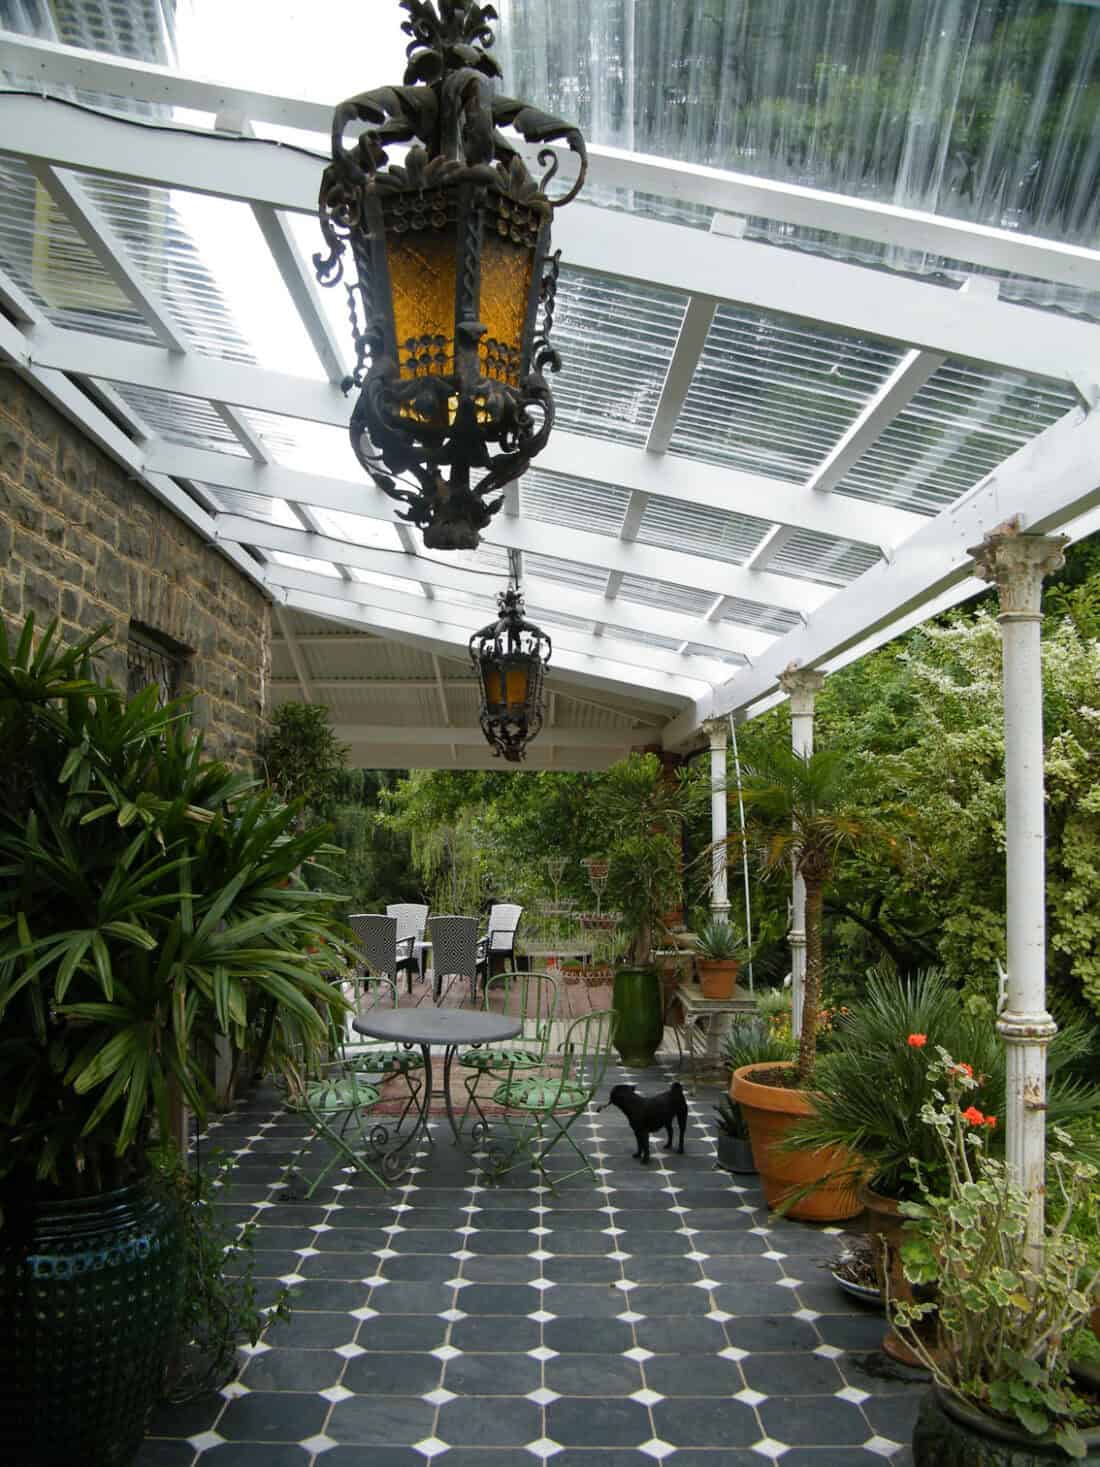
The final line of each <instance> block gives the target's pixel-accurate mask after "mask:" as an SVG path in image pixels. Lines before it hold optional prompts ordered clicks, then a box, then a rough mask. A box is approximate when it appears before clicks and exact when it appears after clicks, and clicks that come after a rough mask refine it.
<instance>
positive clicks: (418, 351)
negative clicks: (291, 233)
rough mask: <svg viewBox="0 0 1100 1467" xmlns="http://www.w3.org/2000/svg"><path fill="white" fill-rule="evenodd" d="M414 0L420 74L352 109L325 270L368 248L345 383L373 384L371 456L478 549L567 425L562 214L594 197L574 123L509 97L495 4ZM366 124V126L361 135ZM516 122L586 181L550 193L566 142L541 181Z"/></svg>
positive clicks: (408, 514) (464, 545) (335, 185)
mask: <svg viewBox="0 0 1100 1467" xmlns="http://www.w3.org/2000/svg"><path fill="white" fill-rule="evenodd" d="M400 4H401V8H402V9H403V10H404V11H405V12H406V14H407V16H408V19H407V20H405V21H403V22H402V25H401V29H402V30H403V31H404V32H405V33H406V34H407V35H408V36H410V37H411V40H410V42H409V44H408V46H407V47H406V54H407V56H408V58H409V60H408V66H407V68H406V71H405V79H404V85H403V86H400V87H380V88H377V89H375V90H373V91H369V92H364V93H362V94H361V95H360V96H358V97H352V98H350V99H349V100H348V101H346V102H342V103H341V104H340V105H339V106H338V107H337V108H336V110H335V112H334V114H333V120H332V162H331V163H330V164H329V166H328V167H327V168H326V169H325V173H324V177H323V179H322V182H321V195H320V202H319V205H318V212H319V215H320V221H321V229H322V231H323V233H324V236H325V241H326V244H327V245H328V249H329V254H328V256H327V257H324V256H322V255H320V254H318V255H316V256H315V257H314V264H315V265H316V267H317V277H318V279H319V280H320V281H321V283H322V284H324V285H335V284H337V283H338V282H339V281H340V280H341V279H342V276H343V255H344V251H345V248H346V246H347V245H348V244H350V246H351V254H352V258H353V259H354V261H355V270H356V276H357V279H356V282H355V284H354V285H348V286H347V290H348V297H349V307H350V315H351V322H352V335H353V337H354V340H355V350H356V366H355V371H354V373H353V375H352V376H351V377H350V378H349V379H347V381H346V382H345V384H344V386H345V390H348V391H350V390H351V388H352V387H353V386H355V387H358V388H359V389H360V391H359V398H358V401H357V402H356V405H355V409H354V411H353V413H352V418H351V429H350V431H351V444H352V448H353V449H354V451H355V454H356V457H357V458H358V460H359V462H360V463H361V464H362V465H363V467H364V469H366V471H367V473H368V474H370V476H371V478H372V479H373V480H374V482H375V483H376V484H377V485H378V486H379V487H380V488H381V489H383V490H384V491H385V493H386V494H388V495H390V496H391V498H393V499H396V500H398V501H400V502H402V503H404V505H405V506H406V509H405V510H404V512H403V513H402V515H401V518H403V519H405V520H409V521H411V522H412V523H413V524H415V525H417V526H419V528H420V529H421V530H423V532H424V544H425V545H426V546H428V547H429V548H431V549H436V550H469V549H473V548H475V547H476V546H477V545H478V544H479V541H480V536H479V532H480V531H481V530H483V529H484V528H485V526H486V525H487V524H488V523H489V520H490V518H491V517H492V516H493V515H494V514H495V513H496V512H497V510H498V509H499V508H500V505H501V498H500V497H499V495H500V491H501V490H502V489H503V488H504V486H505V485H507V484H508V483H510V482H511V481H512V480H514V479H516V478H518V477H519V475H520V474H522V473H523V472H524V471H525V470H526V468H527V467H528V465H529V464H530V462H531V460H532V459H533V458H534V457H535V455H536V454H537V453H539V452H541V450H542V449H543V448H544V447H545V445H546V441H547V439H548V438H549V436H550V430H551V427H552V425H553V421H554V400H553V396H552V394H551V392H550V387H549V385H548V383H547V381H546V378H545V376H544V375H543V374H544V371H545V370H546V369H549V370H551V371H555V372H556V371H558V370H559V368H560V365H561V363H560V359H559V357H558V355H557V353H556V352H555V351H554V350H553V348H552V347H551V346H550V341H549V336H550V330H551V327H552V325H553V319H554V295H555V290H556V286H557V278H558V260H559V255H560V252H559V253H558V254H554V255H551V254H550V226H551V220H552V217H553V212H554V210H555V209H557V208H561V207H562V205H564V204H568V203H570V202H571V201H572V200H573V199H574V198H575V197H576V195H577V194H578V192H579V191H580V189H581V187H582V185H583V183H584V178H585V174H586V172H587V167H588V162H587V154H586V151H585V145H584V138H583V137H582V136H581V134H580V132H579V131H578V129H577V128H575V127H573V126H572V125H571V124H569V123H567V122H563V121H562V120H561V119H560V118H557V117H552V116H550V115H549V114H548V113H545V112H542V111H540V110H539V109H538V108H536V107H532V106H529V105H528V104H527V103H526V102H517V101H513V100H512V99H510V98H508V97H500V96H495V95H494V94H493V90H492V83H493V78H495V77H498V76H499V75H500V68H499V66H498V65H497V62H496V60H495V59H494V58H493V57H492V56H491V55H489V52H488V49H487V48H489V47H490V46H492V44H493V32H492V29H491V27H490V24H489V23H490V21H493V20H496V18H497V14H496V11H495V10H494V9H493V7H492V6H491V5H482V4H479V3H475V0H438V9H437V5H436V3H433V0H400ZM356 120H358V121H360V122H365V123H366V128H365V130H364V131H363V132H362V133H361V134H360V136H359V138H358V140H357V141H356V143H355V145H354V146H353V147H348V146H347V145H346V144H345V141H344V134H345V130H346V129H347V127H348V126H349V125H350V124H351V123H353V122H354V121H356ZM505 127H512V128H514V129H515V131H516V132H518V133H519V134H520V136H521V137H522V138H523V139H524V140H525V141H526V142H528V143H548V142H552V141H555V140H560V141H563V142H565V143H567V144H568V146H569V147H570V148H571V149H572V151H573V152H574V153H576V154H577V155H578V157H579V160H580V164H579V173H578V177H577V180H576V182H575V184H574V185H573V187H572V188H571V189H570V190H569V191H568V193H566V194H565V195H564V196H563V197H560V198H557V199H550V198H549V197H548V196H547V194H546V188H547V185H548V184H549V183H550V180H551V179H552V178H553V177H554V175H555V174H556V172H557V169H558V158H557V155H556V154H555V153H554V152H553V150H552V149H550V148H544V149H543V150H542V151H541V152H540V153H539V154H538V161H539V164H540V166H541V167H543V168H545V169H546V172H545V174H544V176H543V177H542V179H541V180H540V181H539V182H537V183H536V182H535V180H534V178H533V177H532V176H531V174H530V173H529V172H528V170H527V167H526V165H525V164H524V162H523V160H522V158H521V157H520V156H519V154H518V153H517V152H516V150H515V148H514V147H513V146H512V144H511V143H509V141H508V140H507V138H506V137H505V136H504V133H503V132H502V131H501V129H502V128H505ZM401 143H411V144H412V146H411V147H410V148H409V149H408V152H407V153H406V155H405V158H404V162H403V165H398V164H396V163H394V164H391V163H389V161H388V156H387V149H388V148H390V147H391V146H393V145H394V144H401ZM540 308H541V319H540ZM360 312H361V313H362V320H363V324H362V325H360ZM410 475H411V477H412V479H413V480H415V482H416V485H418V486H419V487H418V488H417V487H412V486H411V485H410V484H409V477H408V476H410ZM398 480H400V481H401V482H400V483H399V482H398ZM494 495H496V496H498V497H496V498H494V497H493V496H494Z"/></svg>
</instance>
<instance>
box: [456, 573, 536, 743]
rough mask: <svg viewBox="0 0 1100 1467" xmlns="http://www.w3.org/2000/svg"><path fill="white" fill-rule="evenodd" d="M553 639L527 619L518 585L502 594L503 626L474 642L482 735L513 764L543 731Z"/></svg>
mask: <svg viewBox="0 0 1100 1467" xmlns="http://www.w3.org/2000/svg"><path fill="white" fill-rule="evenodd" d="M551 650H552V649H551V644H550V638H549V637H548V636H547V635H546V633H545V632H544V631H543V630H542V629H541V628H540V627H537V626H534V625H533V624H532V623H531V622H529V621H525V620H524V618H523V593H522V592H521V591H520V589H519V586H518V584H515V585H511V586H509V587H508V589H507V591H502V592H501V593H500V620H499V621H495V622H492V623H490V625H489V626H487V627H482V629H481V631H480V632H475V633H474V635H473V636H472V637H471V638H470V660H471V662H472V663H473V665H474V671H475V672H476V673H477V677H478V682H479V684H480V686H481V709H480V712H479V715H478V716H479V719H480V722H481V729H482V732H483V733H484V735H485V737H486V738H487V739H488V741H489V743H490V744H491V746H492V749H493V753H494V754H503V756H504V758H505V759H507V760H508V761H509V763H511V764H518V763H519V761H520V760H521V759H523V758H524V757H525V756H526V753H527V745H528V744H529V743H530V742H531V740H532V739H533V738H535V736H536V735H537V734H538V732H539V730H540V729H541V728H542V682H543V676H544V673H545V670H546V665H547V663H548V662H549V661H550V652H551Z"/></svg>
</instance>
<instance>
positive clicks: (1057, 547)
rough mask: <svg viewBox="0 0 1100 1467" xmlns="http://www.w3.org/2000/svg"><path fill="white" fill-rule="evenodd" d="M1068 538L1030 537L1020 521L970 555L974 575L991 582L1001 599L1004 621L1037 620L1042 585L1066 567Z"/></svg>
mask: <svg viewBox="0 0 1100 1467" xmlns="http://www.w3.org/2000/svg"><path fill="white" fill-rule="evenodd" d="M1068 544H1069V537H1068V536H1066V535H1027V534H1024V532H1023V531H1022V530H1021V529H1020V522H1019V519H1018V518H1017V519H1012V520H1007V521H1006V522H1005V523H1004V524H1003V525H998V526H997V528H996V529H995V530H991V531H990V533H989V534H988V535H987V536H986V537H985V539H984V540H983V541H982V543H981V544H980V545H974V546H972V547H971V548H970V549H969V550H968V552H967V554H969V555H972V556H973V557H974V574H975V575H976V576H978V577H979V579H981V580H983V581H992V582H994V584H995V585H996V587H997V591H998V594H999V595H1000V598H1001V618H1002V619H1004V618H1005V617H1011V618H1013V619H1015V618H1017V617H1024V618H1035V617H1038V616H1039V614H1040V610H1041V606H1042V595H1043V581H1044V580H1045V579H1046V577H1047V576H1049V575H1050V574H1051V573H1052V572H1054V571H1056V570H1058V569H1060V568H1061V566H1063V565H1064V564H1065V556H1064V554H1063V551H1064V550H1065V547H1066V546H1067V545H1068Z"/></svg>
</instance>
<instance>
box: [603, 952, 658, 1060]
mask: <svg viewBox="0 0 1100 1467" xmlns="http://www.w3.org/2000/svg"><path fill="white" fill-rule="evenodd" d="M611 1007H612V1008H613V1009H614V1010H615V1013H616V1014H617V1015H618V1023H617V1024H616V1026H615V1040H614V1043H615V1048H616V1049H617V1050H618V1051H619V1058H620V1059H621V1060H622V1062H623V1064H624V1065H630V1066H631V1068H635V1067H637V1068H640V1069H645V1068H646V1067H647V1066H649V1065H652V1064H653V1063H654V1061H655V1059H656V1056H657V1046H658V1045H659V1044H660V1042H661V1040H662V1038H663V1037H664V1032H665V1016H664V1004H663V1002H662V995H661V982H660V979H659V978H658V977H657V971H656V969H655V968H619V969H618V971H617V972H616V974H615V983H614V987H613V989H612V998H611Z"/></svg>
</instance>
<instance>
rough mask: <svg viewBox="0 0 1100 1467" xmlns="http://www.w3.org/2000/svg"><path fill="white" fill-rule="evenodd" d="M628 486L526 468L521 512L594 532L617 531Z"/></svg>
mask: <svg viewBox="0 0 1100 1467" xmlns="http://www.w3.org/2000/svg"><path fill="white" fill-rule="evenodd" d="M629 503H630V490H629V489H620V488H618V487H617V486H616V485H613V484H600V483H597V482H596V481H595V480H593V479H579V478H577V477H576V476H575V475H573V474H558V473H555V472H554V471H553V470H551V469H538V468H536V469H528V470H527V472H526V474H524V476H523V479H522V481H521V487H520V505H521V512H522V514H523V516H524V517H525V518H527V519H531V520H545V521H548V522H549V523H550V524H552V525H562V526H567V527H568V528H570V529H574V530H591V531H593V532H594V533H595V534H597V535H616V536H617V535H618V533H619V530H620V529H621V528H622V523H623V516H624V515H625V514H626V507H627V505H628V504H629Z"/></svg>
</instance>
